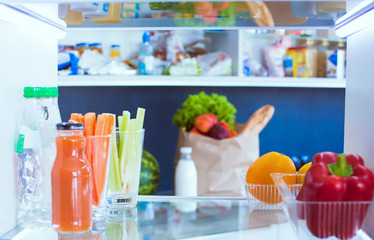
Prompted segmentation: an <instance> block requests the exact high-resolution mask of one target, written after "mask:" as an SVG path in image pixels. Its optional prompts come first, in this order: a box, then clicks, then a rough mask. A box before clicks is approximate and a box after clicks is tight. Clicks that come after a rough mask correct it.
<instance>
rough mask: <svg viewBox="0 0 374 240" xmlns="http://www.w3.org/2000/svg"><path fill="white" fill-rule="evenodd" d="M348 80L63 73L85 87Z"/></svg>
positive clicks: (337, 83) (66, 80)
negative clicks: (70, 74) (68, 74)
mask: <svg viewBox="0 0 374 240" xmlns="http://www.w3.org/2000/svg"><path fill="white" fill-rule="evenodd" d="M345 82H346V81H345V79H336V78H300V77H283V78H282V77H236V76H193V77H191V76H164V75H161V76H156V75H154V76H139V75H134V76H99V75H98V76H93V75H91V76H90V75H74V76H59V77H58V86H60V87H73V86H75V87H83V86H86V87H88V86H206V87H208V86H211V87H296V88H345V85H346V84H345Z"/></svg>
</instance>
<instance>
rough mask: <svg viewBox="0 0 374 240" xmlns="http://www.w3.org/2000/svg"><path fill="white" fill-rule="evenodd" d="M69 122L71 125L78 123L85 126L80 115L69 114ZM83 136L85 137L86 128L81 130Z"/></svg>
mask: <svg viewBox="0 0 374 240" xmlns="http://www.w3.org/2000/svg"><path fill="white" fill-rule="evenodd" d="M73 121H75V122H73ZM69 122H71V123H77V122H78V123H83V124H85V122H84V117H83V115H82V114H81V113H72V114H70V120H69ZM83 135H84V136H86V128H85V129H83Z"/></svg>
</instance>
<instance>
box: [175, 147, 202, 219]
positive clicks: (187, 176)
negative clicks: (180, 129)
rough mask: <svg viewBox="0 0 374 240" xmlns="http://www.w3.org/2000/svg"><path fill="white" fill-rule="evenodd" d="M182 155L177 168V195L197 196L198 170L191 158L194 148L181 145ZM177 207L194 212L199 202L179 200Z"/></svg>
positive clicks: (183, 210)
mask: <svg viewBox="0 0 374 240" xmlns="http://www.w3.org/2000/svg"><path fill="white" fill-rule="evenodd" d="M180 153H181V157H180V159H179V161H178V164H177V167H176V169H175V195H176V196H183V197H196V196H197V171H196V166H195V163H194V161H192V159H191V153H192V148H190V147H181V149H180ZM177 208H178V209H179V210H180V211H182V212H193V211H195V210H196V208H197V202H195V201H191V202H188V201H186V202H178V203H177Z"/></svg>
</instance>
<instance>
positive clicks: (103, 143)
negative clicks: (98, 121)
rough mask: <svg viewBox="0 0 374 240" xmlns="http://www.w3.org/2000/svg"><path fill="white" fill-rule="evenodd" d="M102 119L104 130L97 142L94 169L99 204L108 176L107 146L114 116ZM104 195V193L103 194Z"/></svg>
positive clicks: (106, 115) (107, 115)
mask: <svg viewBox="0 0 374 240" xmlns="http://www.w3.org/2000/svg"><path fill="white" fill-rule="evenodd" d="M103 115H104V117H105V119H104V130H103V136H102V138H101V137H100V138H99V139H98V140H99V142H98V143H97V145H96V147H97V148H96V149H95V152H96V153H97V154H98V156H97V157H98V159H97V162H96V163H97V164H96V169H95V178H96V179H95V180H96V193H97V199H98V203H99V204H100V199H101V196H102V194H103V191H104V188H105V184H106V179H107V175H108V170H109V165H108V163H109V162H108V155H109V145H110V135H111V133H112V132H113V128H114V120H115V115H113V114H103ZM104 194H105V193H104Z"/></svg>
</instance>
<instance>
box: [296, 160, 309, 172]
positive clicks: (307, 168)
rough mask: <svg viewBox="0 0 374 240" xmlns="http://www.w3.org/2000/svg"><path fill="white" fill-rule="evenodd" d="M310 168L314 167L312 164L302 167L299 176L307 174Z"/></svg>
mask: <svg viewBox="0 0 374 240" xmlns="http://www.w3.org/2000/svg"><path fill="white" fill-rule="evenodd" d="M310 166H312V163H311V162H310V163H307V164H305V165H304V166H302V167H301V168H300V169H299V171H298V172H297V174H306V172H307V171H308V170H309V168H310Z"/></svg>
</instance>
